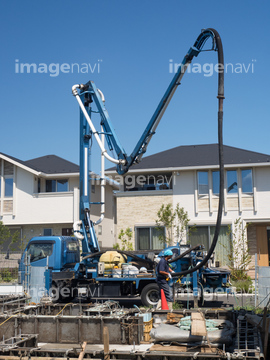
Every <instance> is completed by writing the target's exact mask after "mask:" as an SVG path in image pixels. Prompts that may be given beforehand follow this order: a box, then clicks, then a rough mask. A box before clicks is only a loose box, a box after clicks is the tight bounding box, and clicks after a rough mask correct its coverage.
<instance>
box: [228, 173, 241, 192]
mask: <svg viewBox="0 0 270 360" xmlns="http://www.w3.org/2000/svg"><path fill="white" fill-rule="evenodd" d="M237 192H238V182H237V171H236V170H229V171H227V193H228V194H236V193H237Z"/></svg>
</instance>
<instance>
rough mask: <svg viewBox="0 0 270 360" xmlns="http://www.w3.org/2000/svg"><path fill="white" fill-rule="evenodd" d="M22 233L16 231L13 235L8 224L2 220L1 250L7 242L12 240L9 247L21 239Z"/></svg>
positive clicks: (0, 222)
mask: <svg viewBox="0 0 270 360" xmlns="http://www.w3.org/2000/svg"><path fill="white" fill-rule="evenodd" d="M19 237H20V233H19V231H15V233H14V234H13V235H11V232H10V230H9V228H8V227H7V226H5V225H4V224H3V222H2V221H0V251H1V250H2V249H3V246H4V244H5V242H7V241H8V240H10V243H9V246H8V248H9V247H10V246H11V245H13V244H15V243H17V242H18V241H19Z"/></svg>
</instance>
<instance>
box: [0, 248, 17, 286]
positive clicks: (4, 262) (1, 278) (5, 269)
mask: <svg viewBox="0 0 270 360" xmlns="http://www.w3.org/2000/svg"><path fill="white" fill-rule="evenodd" d="M20 258H21V253H20V252H8V253H7V252H3V253H2V252H0V283H10V282H16V281H17V280H18V267H19V262H18V261H19V260H20Z"/></svg>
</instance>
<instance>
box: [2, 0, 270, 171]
mask: <svg viewBox="0 0 270 360" xmlns="http://www.w3.org/2000/svg"><path fill="white" fill-rule="evenodd" d="M269 15H270V5H269V2H267V1H261V0H260V1H257V2H255V1H254V0H253V1H249V0H246V1H226V2H224V1H216V0H210V1H207V2H206V3H203V2H202V1H190V2H184V1H180V0H177V1H174V0H169V1H160V0H147V1H143V0H137V1H130V0H125V1H122V0H100V1H92V0H88V1H85V0H81V1H70V0H65V1H51V0H47V1H45V2H40V1H27V0H26V1H21V0H20V1H19V0H18V1H14V0H9V1H7V0H2V1H1V2H0V24H1V27H2V29H1V48H2V51H1V55H0V63H1V67H0V73H1V85H2V86H1V89H0V101H1V107H0V116H1V125H2V126H1V129H2V131H1V143H0V144H1V145H0V152H4V153H6V154H8V155H11V156H14V157H17V158H19V159H21V160H29V159H32V158H36V157H39V156H43V155H48V154H55V155H58V156H61V157H63V158H65V159H67V160H70V161H72V162H75V163H78V162H79V110H78V105H77V102H76V100H75V98H74V97H73V96H72V95H71V87H72V85H74V84H76V83H86V82H87V81H89V80H93V81H94V82H95V84H96V86H97V87H98V88H100V89H101V90H102V92H103V93H104V95H105V98H106V107H107V110H108V112H109V114H110V118H111V121H112V123H113V125H114V128H115V130H116V133H117V135H118V138H119V139H120V141H121V143H122V145H123V147H124V148H125V150H126V152H127V153H131V151H132V150H133V148H134V146H135V144H136V142H137V141H138V139H139V137H140V135H141V133H142V132H143V130H144V128H145V126H146V124H147V122H148V121H149V119H150V117H151V116H152V114H153V112H154V110H155V108H156V106H157V104H158V102H159V101H160V99H161V97H162V95H163V93H164V92H165V90H166V88H167V86H168V85H169V83H170V81H171V79H172V77H173V74H172V73H171V72H170V65H171V64H174V63H176V64H177V63H180V62H181V61H182V59H183V57H184V55H185V54H186V52H187V51H188V49H189V48H190V46H192V45H193V43H194V41H195V40H196V38H197V36H198V35H199V33H200V31H201V29H202V28H207V27H212V28H215V29H216V30H217V31H218V32H219V33H220V35H221V39H222V42H223V48H224V56H225V64H231V65H228V70H227V73H226V74H225V101H224V143H225V144H226V145H230V146H235V147H240V148H244V149H247V150H252V151H257V152H261V153H266V154H270V144H269V133H270V121H269V108H268V103H269V89H268V84H269V82H270V72H269V67H268V61H269V55H270V50H269V33H270V25H269V23H270V22H269ZM216 62H217V54H216V53H214V52H204V53H201V54H200V55H199V57H198V58H195V59H194V60H193V64H194V63H196V64H200V66H201V67H202V69H203V66H205V71H203V70H202V71H201V73H195V72H193V71H190V72H189V73H187V74H185V76H184V78H183V80H182V85H181V87H180V88H179V89H178V91H177V92H176V94H175V96H174V98H173V100H172V102H171V104H170V106H169V108H168V109H167V112H166V113H165V115H164V117H163V119H162V122H161V123H160V125H159V127H158V129H157V133H156V135H155V136H154V137H153V138H152V141H151V143H150V145H149V147H148V151H147V154H146V155H151V154H153V153H157V152H159V151H163V150H166V149H169V148H172V147H176V146H180V145H193V144H208V143H216V142H217V99H216V95H217V74H215V73H213V75H212V76H210V75H211V71H210V70H211V65H207V64H214V63H216ZM22 63H29V64H32V63H34V64H37V67H38V66H39V64H41V63H42V64H46V66H47V72H45V73H39V72H36V73H33V72H31V73H26V71H24V73H22V72H21V71H20V64H22ZM55 64H59V65H58V66H61V65H62V64H68V65H69V66H70V67H71V66H72V64H78V66H74V67H73V71H71V70H66V71H62V72H61V71H59V74H57V65H55ZM85 64H87V65H88V69H87V71H86V65H85ZM89 64H90V67H89ZM198 67H199V65H197V68H198ZM64 69H67V68H64ZM192 69H193V70H194V69H195V68H191V70H192ZM96 120H98V119H96ZM95 125H96V127H98V125H97V122H96V123H95ZM93 146H94V148H93V156H92V169H93V170H94V171H96V172H98V171H99V156H98V150H97V145H96V144H95V143H94V145H93ZM109 166H111V164H107V167H109Z"/></svg>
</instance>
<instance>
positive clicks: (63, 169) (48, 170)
mask: <svg viewBox="0 0 270 360" xmlns="http://www.w3.org/2000/svg"><path fill="white" fill-rule="evenodd" d="M24 164H25V165H26V166H28V167H30V168H32V169H34V170H37V171H42V172H44V173H45V174H62V173H78V172H80V167H79V165H77V164H74V163H72V162H70V161H67V160H65V159H63V158H60V157H59V156H56V155H46V156H42V157H39V158H36V159H32V160H28V161H25V162H24Z"/></svg>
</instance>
